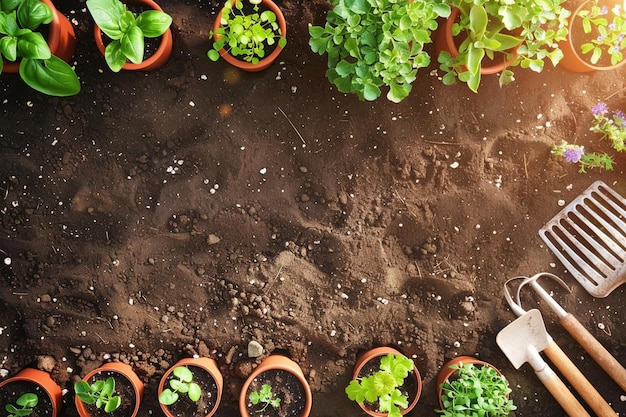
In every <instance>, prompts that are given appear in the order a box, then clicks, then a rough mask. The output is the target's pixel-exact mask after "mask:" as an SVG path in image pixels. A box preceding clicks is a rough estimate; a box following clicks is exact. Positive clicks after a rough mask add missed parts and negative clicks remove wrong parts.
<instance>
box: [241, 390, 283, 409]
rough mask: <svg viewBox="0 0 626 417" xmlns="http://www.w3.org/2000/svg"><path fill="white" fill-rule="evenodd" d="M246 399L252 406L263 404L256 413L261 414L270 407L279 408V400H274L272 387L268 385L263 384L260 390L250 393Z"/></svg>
mask: <svg viewBox="0 0 626 417" xmlns="http://www.w3.org/2000/svg"><path fill="white" fill-rule="evenodd" d="M248 398H249V399H250V402H251V403H252V404H253V405H257V404H265V405H264V406H263V408H261V409H260V410H257V413H262V412H263V411H265V409H266V408H267V407H269V406H270V405H271V406H272V407H274V408H278V407H280V398H278V397H276V398H274V394H273V393H272V386H271V385H269V384H263V385H262V386H261V389H260V390H258V391H253V392H251V393H250V395H249V396H248Z"/></svg>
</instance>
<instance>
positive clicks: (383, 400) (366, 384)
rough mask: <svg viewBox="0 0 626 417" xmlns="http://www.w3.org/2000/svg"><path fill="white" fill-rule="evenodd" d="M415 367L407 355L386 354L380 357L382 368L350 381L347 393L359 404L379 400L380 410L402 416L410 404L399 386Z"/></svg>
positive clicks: (390, 414) (392, 416)
mask: <svg viewBox="0 0 626 417" xmlns="http://www.w3.org/2000/svg"><path fill="white" fill-rule="evenodd" d="M413 367H414V363H413V361H412V360H411V359H409V358H407V357H406V356H403V355H394V354H391V353H390V354H388V355H385V356H383V357H382V358H381V359H380V370H378V371H376V372H374V373H373V374H372V375H369V376H364V377H362V378H358V379H354V380H352V381H350V385H348V386H347V387H346V390H345V391H346V394H347V395H348V398H349V399H350V400H352V401H356V402H357V403H359V404H362V403H364V402H365V401H367V402H370V403H375V402H378V411H380V412H383V413H388V416H389V417H401V416H402V412H401V410H402V409H405V408H407V407H408V406H409V400H408V398H407V396H406V395H405V394H403V393H402V391H400V389H399V387H401V386H402V385H403V384H404V380H405V379H406V377H407V376H408V375H409V373H410V372H412V371H413Z"/></svg>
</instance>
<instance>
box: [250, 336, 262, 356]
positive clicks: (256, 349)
mask: <svg viewBox="0 0 626 417" xmlns="http://www.w3.org/2000/svg"><path fill="white" fill-rule="evenodd" d="M262 354H263V346H261V344H260V343H259V342H257V341H255V340H252V341H251V342H250V343H248V357H249V358H258V357H259V356H261V355H262Z"/></svg>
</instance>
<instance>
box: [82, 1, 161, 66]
mask: <svg viewBox="0 0 626 417" xmlns="http://www.w3.org/2000/svg"><path fill="white" fill-rule="evenodd" d="M122 1H123V2H124V3H127V4H141V5H144V6H145V7H146V8H148V9H153V10H158V11H160V12H162V11H163V9H161V7H160V6H159V5H158V4H156V3H155V2H154V1H153V0H122ZM93 36H94V38H95V40H96V46H98V49H99V50H100V53H101V54H102V56H104V50H105V47H106V46H105V45H104V42H103V41H102V31H101V30H100V28H99V27H98V25H94V28H93ZM172 47H173V37H172V29H171V28H168V29H167V30H166V31H165V33H164V34H163V35H162V36H161V44H160V45H159V47H158V48H157V50H156V51H155V52H154V55H152V56H151V57H149V58H147V59H145V60H143V62H141V63H139V64H133V63H132V62H127V63H125V64H124V66H123V67H122V69H124V70H130V71H152V70H155V69H157V68H161V67H162V66H163V65H164V64H165V63H166V62H167V60H168V59H169V58H170V55H171V54H172Z"/></svg>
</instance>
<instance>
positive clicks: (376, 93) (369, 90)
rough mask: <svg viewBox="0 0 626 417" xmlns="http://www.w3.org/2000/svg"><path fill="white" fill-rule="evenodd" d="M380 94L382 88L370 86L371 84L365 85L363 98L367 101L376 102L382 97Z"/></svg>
mask: <svg viewBox="0 0 626 417" xmlns="http://www.w3.org/2000/svg"><path fill="white" fill-rule="evenodd" d="M380 94H381V91H380V88H378V87H377V86H376V85H374V84H370V83H367V84H365V86H364V88H363V98H364V99H365V100H367V101H373V100H376V99H377V98H378V97H380Z"/></svg>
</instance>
